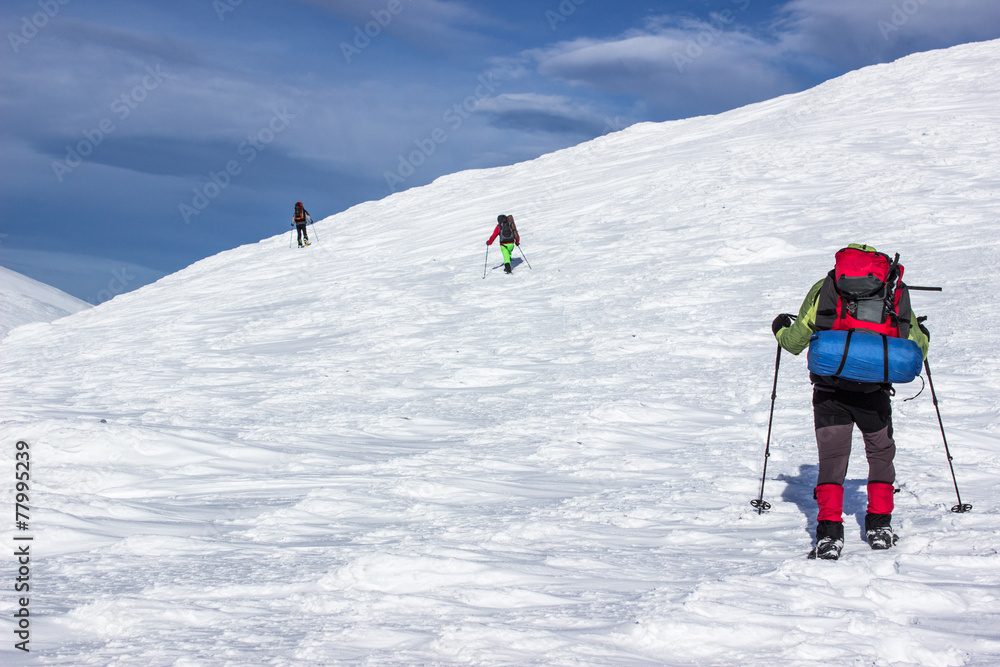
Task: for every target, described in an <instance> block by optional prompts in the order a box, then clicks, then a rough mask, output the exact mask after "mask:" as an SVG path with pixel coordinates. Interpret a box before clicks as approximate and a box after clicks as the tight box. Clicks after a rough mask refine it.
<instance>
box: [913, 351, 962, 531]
mask: <svg viewBox="0 0 1000 667" xmlns="http://www.w3.org/2000/svg"><path fill="white" fill-rule="evenodd" d="M924 370H926V371H927V384H929V385H930V387H931V399H932V400H933V401H934V412H936V413H937V418H938V426H940V427H941V439H942V440H944V453H945V455H947V457H948V467H949V468H950V469H951V481H952V483H953V484H954V485H955V496H956V497H958V504H957V505H955V506H954V507H952V508H951V511H952V512H955V513H956V514H963V513H965V512H968V511H969V510H971V509H972V505H969V504H968V503H963V502H962V496H961V494H959V492H958V481H957V480H956V479H955V466H953V465H952V464H951V460H952V459H951V451H950V450H949V449H948V438H947V437H946V436H945V434H944V422H942V421H941V411H940V410H939V409H938V400H937V394H935V393H934V381H933V380H932V379H931V367H930V364H928V363H927V360H926V359H924Z"/></svg>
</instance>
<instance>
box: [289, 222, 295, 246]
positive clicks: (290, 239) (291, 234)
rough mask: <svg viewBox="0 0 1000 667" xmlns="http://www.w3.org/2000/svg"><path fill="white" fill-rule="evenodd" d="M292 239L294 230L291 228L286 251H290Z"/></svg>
mask: <svg viewBox="0 0 1000 667" xmlns="http://www.w3.org/2000/svg"><path fill="white" fill-rule="evenodd" d="M294 238H295V229H294V227H293V228H292V230H291V231H290V232H288V249H289V250H291V249H292V239H294Z"/></svg>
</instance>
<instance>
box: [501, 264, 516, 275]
mask: <svg viewBox="0 0 1000 667" xmlns="http://www.w3.org/2000/svg"><path fill="white" fill-rule="evenodd" d="M503 272H504V273H514V269H512V268H510V264H504V265H503Z"/></svg>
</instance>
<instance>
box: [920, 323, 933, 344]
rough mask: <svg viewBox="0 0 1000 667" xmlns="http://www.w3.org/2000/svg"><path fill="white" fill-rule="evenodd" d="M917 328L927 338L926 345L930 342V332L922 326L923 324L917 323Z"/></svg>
mask: <svg viewBox="0 0 1000 667" xmlns="http://www.w3.org/2000/svg"><path fill="white" fill-rule="evenodd" d="M917 326H918V327H920V330H921V331H922V332H924V335H925V336H927V342H928V343H929V342H931V332H930V331H928V330H927V327H925V326H924V323H923V322H919V323H918V324H917Z"/></svg>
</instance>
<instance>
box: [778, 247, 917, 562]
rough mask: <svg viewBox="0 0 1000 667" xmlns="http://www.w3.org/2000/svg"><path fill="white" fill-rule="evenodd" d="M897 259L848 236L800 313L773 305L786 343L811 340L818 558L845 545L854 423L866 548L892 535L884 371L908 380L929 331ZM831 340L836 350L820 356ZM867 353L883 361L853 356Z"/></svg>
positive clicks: (891, 444) (794, 349)
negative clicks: (860, 454)
mask: <svg viewBox="0 0 1000 667" xmlns="http://www.w3.org/2000/svg"><path fill="white" fill-rule="evenodd" d="M898 260H899V255H896V258H895V259H889V257H888V255H885V254H883V253H880V252H876V251H875V249H874V248H872V247H870V246H866V245H858V244H851V245H850V246H848V247H847V248H844V249H842V250H840V251H839V252H837V254H836V258H835V262H836V264H835V267H834V270H833V271H830V273H829V274H828V275H827V276H826V277H825V278H823V279H822V280H820V281H819V282H817V283H816V284H815V285H813V286H812V289H810V290H809V293H808V294H807V295H806V298H805V300H804V301H803V302H802V306H801V307H800V308H799V314H798V317H797V318H795V319H794V321H793V319H792V317H791V316H790V315H786V314H783V315H778V316H777V317H776V318H774V322H773V323H772V324H771V330H772V331H773V332H774V336H775V338H776V339H777V340H778V344H779V345H780V346H781V347H782V348H783V349H785V350H788V351H789V352H791V353H792V354H799V353H800V352H802V350H804V349H806V348H807V347H809V348H810V352H809V369H810V373H809V379H810V381H811V382H812V384H813V399H812V403H813V420H814V425H815V430H816V444H817V446H818V449H819V473H818V478H817V481H816V487H815V491H814V494H813V495H814V497H815V499H816V502H817V504H818V507H819V514H818V517H817V525H816V548H815V551H814V552H813V553H814V555H815V556H816V557H818V558H824V559H830V560H836V559H837V558H839V557H840V552H841V549H842V548H843V545H844V523H843V509H844V480H845V478H846V476H847V464H848V460H849V459H850V454H851V438H852V434H853V430H854V426H855V425H856V426H857V427H858V429H859V430H860V431H861V434H862V437H863V439H864V443H865V456H866V457H867V459H868V486H867V492H868V507H867V513H866V515H865V536H866V538H867V539H868V543H869V545H870V546H871V548H872V549H888V548H890V547H892V546H893V544H895V542H896V535H895V534H894V533H893V531H892V525H891V521H892V511H893V509H894V507H893V493H894V491H895V488H894V486H893V485H894V483H895V481H896V472H895V468H894V466H893V459H894V458H895V454H896V444H895V441H894V440H893V433H892V407H891V403H890V398H891V396H892V395H893V394H894V393H895V392H894V390H893V387H892V384H891V382H890V377H891V376H892V375H893V374H896V375H901V376H902V379H901V380H897V381H910V380H912V379H913V377H914V376H915V374H917V373H919V371H920V363H921V361H922V359H924V358H926V356H927V347H928V344H929V339H930V334H929V332H928V331H927V329H926V328H925V327H924V326H923V325H920V324H918V323H917V319H916V317H915V316H914V314H913V309H912V308H911V307H910V297H909V292H908V290H907V288H906V285H904V284H903V267H902V266H900V265H899V261H898ZM824 332H830V333H824ZM845 339H846V342H845ZM852 339H853V341H852ZM831 346H832V347H833V348H834V349H835V350H838V352H835V353H834V354H833V355H832V357H833V358H832V360H830V361H831V363H830V364H828V365H825V366H824V362H825V361H826V359H825V357H826V356H830V355H829V354H828V353H827V348H829V347H831ZM865 354H871V355H873V358H875V359H878V360H879V361H878V362H877V363H874V364H869V366H870V367H871V368H869V369H866V368H863V367H864V364H863V363H861V362H863V359H861V362H859V359H860V357H862V356H863V355H865ZM900 366H906V368H900ZM859 368H860V370H858V369H859Z"/></svg>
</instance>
